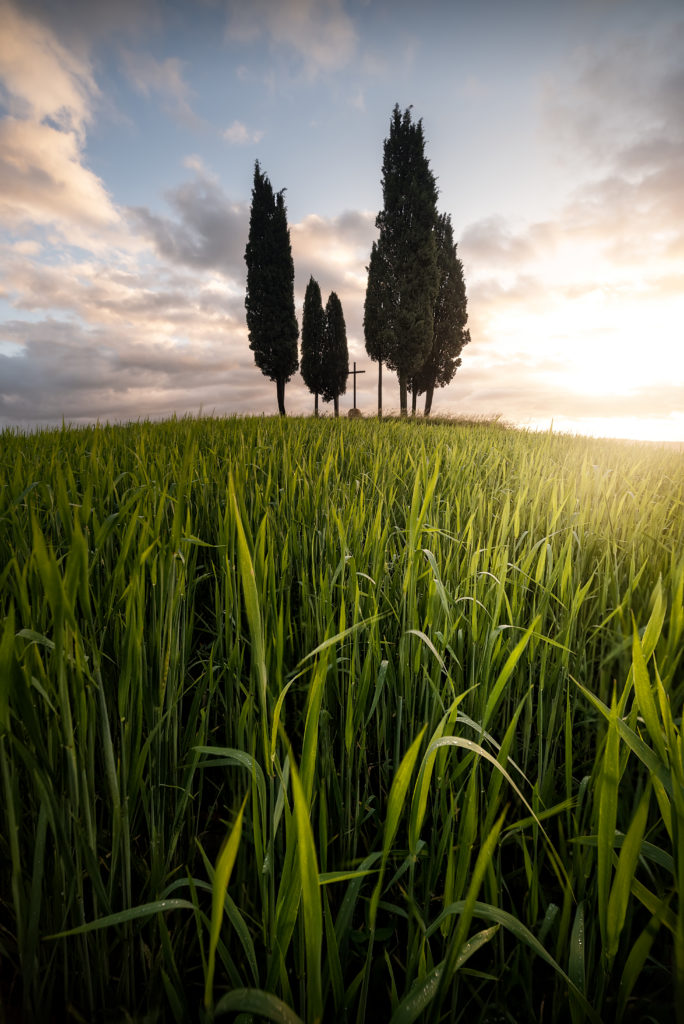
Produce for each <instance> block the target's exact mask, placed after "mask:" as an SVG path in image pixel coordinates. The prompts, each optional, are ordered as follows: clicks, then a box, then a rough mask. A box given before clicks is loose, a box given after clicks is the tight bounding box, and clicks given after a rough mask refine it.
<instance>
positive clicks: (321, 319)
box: [301, 277, 326, 416]
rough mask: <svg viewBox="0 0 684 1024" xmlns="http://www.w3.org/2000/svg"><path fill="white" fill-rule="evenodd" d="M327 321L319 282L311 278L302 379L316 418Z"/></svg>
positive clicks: (304, 323) (306, 303) (304, 318)
mask: <svg viewBox="0 0 684 1024" xmlns="http://www.w3.org/2000/svg"><path fill="white" fill-rule="evenodd" d="M325 330H326V319H325V311H324V309H323V300H322V299H321V289H320V288H319V286H318V282H317V281H316V280H315V279H314V278H313V277H311V278H309V283H308V285H307V286H306V294H305V296H304V313H303V315H302V364H301V369H302V377H303V379H304V383H305V384H306V386H307V388H308V389H309V391H310V392H311V393H312V395H313V396H314V416H318V396H319V395H320V394H321V392H322V391H323V389H324V386H325V365H324V348H325Z"/></svg>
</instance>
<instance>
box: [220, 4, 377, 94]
mask: <svg viewBox="0 0 684 1024" xmlns="http://www.w3.org/2000/svg"><path fill="white" fill-rule="evenodd" d="M264 33H265V34H266V36H267V37H268V38H269V40H270V42H271V45H272V46H273V47H282V48H284V49H285V50H286V51H289V52H290V53H293V54H294V55H295V56H296V58H297V59H298V61H299V62H301V64H302V65H303V67H304V69H305V71H306V72H307V74H308V75H309V76H310V77H316V75H318V74H319V73H321V72H330V71H339V70H340V69H342V68H343V67H345V66H346V65H347V64H348V63H349V61H350V60H351V58H352V56H353V55H354V53H355V52H356V46H357V35H356V31H355V28H354V24H353V22H352V20H351V18H350V17H349V15H348V14H347V13H346V11H345V10H344V4H343V2H342V0H252V2H251V3H249V4H246V3H243V2H242V0H228V26H227V36H228V39H229V40H233V41H235V42H238V43H251V42H253V41H254V40H256V39H258V38H259V37H260V36H261V35H262V34H264Z"/></svg>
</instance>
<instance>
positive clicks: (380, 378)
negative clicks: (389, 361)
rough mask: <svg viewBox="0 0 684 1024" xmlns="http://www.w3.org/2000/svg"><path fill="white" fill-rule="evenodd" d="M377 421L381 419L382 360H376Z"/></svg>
mask: <svg viewBox="0 0 684 1024" xmlns="http://www.w3.org/2000/svg"><path fill="white" fill-rule="evenodd" d="M378 419H379V420H381V419H382V359H379V360H378Z"/></svg>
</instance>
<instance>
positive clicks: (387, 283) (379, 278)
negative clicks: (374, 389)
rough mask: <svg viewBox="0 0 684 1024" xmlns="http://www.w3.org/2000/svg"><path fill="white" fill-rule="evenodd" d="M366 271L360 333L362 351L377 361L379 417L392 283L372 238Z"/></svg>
mask: <svg viewBox="0 0 684 1024" xmlns="http://www.w3.org/2000/svg"><path fill="white" fill-rule="evenodd" d="M366 270H367V271H368V285H367V288H366V301H365V304H364V310H363V333H364V337H365V339H366V352H367V353H368V355H369V356H370V358H371V359H372V360H373V362H375V363H377V364H378V419H382V364H383V363H384V362H385V360H386V359H387V355H388V353H389V350H390V343H391V339H392V332H393V330H394V321H393V317H394V311H395V309H394V302H393V295H394V283H393V280H392V274H391V267H390V265H389V263H388V260H387V259H386V258H385V254H384V250H382V251H381V250H380V249H379V248H378V243H377V242H373V248H372V249H371V257H370V263H369V265H368V266H367V267H366Z"/></svg>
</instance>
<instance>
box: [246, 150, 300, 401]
mask: <svg viewBox="0 0 684 1024" xmlns="http://www.w3.org/2000/svg"><path fill="white" fill-rule="evenodd" d="M283 191H284V190H283ZM283 191H281V192H278V193H276V194H274V192H273V189H272V187H271V182H270V181H269V180H268V178H267V177H266V175H265V174H263V173H262V172H261V168H260V167H259V161H258V160H257V162H256V163H255V165H254V185H253V188H252V208H251V212H250V218H249V240H248V242H247V248H246V250H245V262H246V263H247V294H246V296H245V307H246V310H247V328H248V330H249V347H250V348H251V349H252V351H253V352H254V362H255V363H256V365H257V366H258V367H259V369H260V370H261V372H262V373H263V374H264V375H265V376H266V377H268V378H269V379H270V380H273V381H275V384H276V392H277V399H278V412H279V413H280V415H281V416H284V415H285V385H286V384H287V382H288V381H289V380H290V379H291V377H292V375H293V373H295V372H296V370H297V366H298V359H297V338H298V336H299V328H298V327H297V318H296V317H295V305H294V265H293V263H292V250H291V248H290V232H289V230H288V227H287V211H286V209H285V200H284V199H283Z"/></svg>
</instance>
